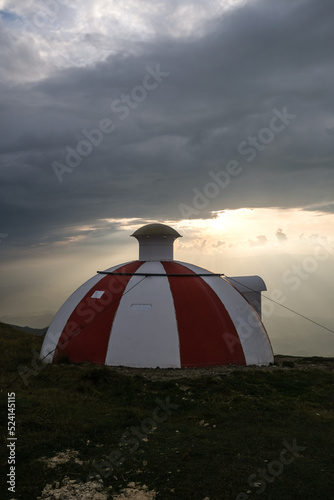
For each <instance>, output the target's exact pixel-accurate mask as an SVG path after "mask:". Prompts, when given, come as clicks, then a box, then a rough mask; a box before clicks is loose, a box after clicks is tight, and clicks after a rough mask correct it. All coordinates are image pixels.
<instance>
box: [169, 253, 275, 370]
mask: <svg viewBox="0 0 334 500" xmlns="http://www.w3.org/2000/svg"><path fill="white" fill-rule="evenodd" d="M177 263H178V264H181V265H183V266H185V267H187V268H188V269H190V270H191V271H194V272H195V273H203V272H205V273H207V272H210V271H207V270H206V269H203V268H201V267H198V266H195V265H193V264H188V263H186V262H177ZM202 279H203V280H204V281H205V282H206V283H207V284H208V285H209V286H210V287H211V288H212V290H213V291H214V292H215V293H216V295H217V296H218V297H219V299H220V300H221V302H222V303H223V305H224V307H225V309H226V310H227V312H228V314H229V315H230V318H231V320H232V321H233V324H234V326H235V328H236V330H237V332H238V335H239V338H240V342H241V346H242V349H243V352H244V356H245V359H246V364H247V365H268V364H269V363H273V361H274V358H273V352H272V348H271V345H270V341H269V339H268V335H267V333H266V331H265V329H264V327H263V324H262V322H261V320H260V318H259V316H258V314H257V313H256V312H255V310H254V309H253V308H252V307H251V305H250V304H249V303H248V302H247V301H246V300H245V298H244V297H243V296H242V295H241V293H240V292H238V291H237V290H236V289H235V288H234V287H233V286H231V284H230V283H229V282H228V281H227V280H225V279H224V278H220V277H219V276H212V277H211V276H202Z"/></svg>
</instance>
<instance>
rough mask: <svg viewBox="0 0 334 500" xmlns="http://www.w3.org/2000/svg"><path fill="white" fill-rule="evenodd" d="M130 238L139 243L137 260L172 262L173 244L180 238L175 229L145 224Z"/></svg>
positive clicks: (162, 225) (163, 225)
mask: <svg viewBox="0 0 334 500" xmlns="http://www.w3.org/2000/svg"><path fill="white" fill-rule="evenodd" d="M131 236H134V237H135V238H136V239H137V240H138V243H139V260H145V261H146V260H148V261H157V260H158V261H159V260H173V244H174V240H176V238H182V236H181V235H180V234H179V233H178V232H177V231H175V229H173V228H171V227H169V226H166V225H165V224H147V226H143V227H140V228H139V229H137V231H135V232H134V233H133V234H131Z"/></svg>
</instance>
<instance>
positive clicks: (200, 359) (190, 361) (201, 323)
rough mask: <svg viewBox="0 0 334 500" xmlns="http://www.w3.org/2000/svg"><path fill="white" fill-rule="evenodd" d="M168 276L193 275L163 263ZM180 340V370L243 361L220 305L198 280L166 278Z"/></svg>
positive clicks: (174, 263)
mask: <svg viewBox="0 0 334 500" xmlns="http://www.w3.org/2000/svg"><path fill="white" fill-rule="evenodd" d="M162 264H163V266H164V268H165V271H166V273H167V274H170V273H182V274H196V273H194V272H193V271H191V270H190V269H188V268H187V267H185V266H183V265H181V264H177V263H176V262H171V261H164V262H162ZM168 279H169V284H170V288H171V292H172V296H173V300H174V306H175V312H176V319H177V325H178V330H179V339H180V354H181V367H182V368H185V367H191V366H210V365H226V364H239V365H245V364H246V360H245V356H244V353H243V350H242V346H241V343H240V339H239V336H238V333H237V331H236V329H235V326H234V324H233V322H232V320H231V318H230V315H229V314H228V312H227V310H226V309H225V307H224V305H223V303H222V302H221V300H220V299H219V297H218V296H217V294H216V293H215V292H214V291H213V290H212V288H211V287H210V286H209V285H208V284H207V283H206V282H205V281H204V280H203V279H202V278H201V277H196V278H191V279H189V278H178V277H173V276H169V278H168Z"/></svg>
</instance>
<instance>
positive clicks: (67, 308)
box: [40, 263, 128, 363]
mask: <svg viewBox="0 0 334 500" xmlns="http://www.w3.org/2000/svg"><path fill="white" fill-rule="evenodd" d="M127 264H128V263H127ZM124 265H125V264H119V265H117V266H114V267H110V268H109V269H106V271H108V272H111V271H114V270H115V269H117V268H119V267H121V266H124ZM105 276H106V275H105V274H97V275H96V276H93V277H92V278H90V279H89V280H88V281H86V282H85V283H84V284H83V285H81V286H80V287H79V288H78V289H77V290H76V291H75V292H74V293H72V295H70V297H69V298H68V299H67V300H66V301H65V302H64V304H63V305H62V306H61V308H60V309H59V311H58V312H57V313H56V315H55V317H54V318H53V320H52V322H51V324H50V326H49V328H48V330H47V332H46V335H45V338H44V342H43V345H42V349H41V354H40V357H41V358H44V356H46V357H45V359H44V360H43V361H44V362H45V363H52V360H53V356H54V354H55V349H56V347H57V344H58V341H59V339H60V336H61V333H62V331H63V330H64V328H65V325H66V323H67V321H68V319H69V317H70V316H71V314H72V312H73V311H74V309H75V308H76V307H77V305H78V304H79V303H80V302H81V300H82V299H83V298H84V296H85V295H86V294H87V293H88V292H89V290H90V289H91V288H93V286H95V285H96V284H97V283H98V282H99V281H100V280H102V279H103V278H105Z"/></svg>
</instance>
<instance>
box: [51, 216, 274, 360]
mask: <svg viewBox="0 0 334 500" xmlns="http://www.w3.org/2000/svg"><path fill="white" fill-rule="evenodd" d="M132 236H134V237H135V238H137V240H138V242H139V260H135V261H132V262H128V263H125V264H120V265H118V266H114V267H111V268H110V269H107V270H106V271H103V272H98V274H97V275H96V276H94V277H93V278H91V279H89V280H88V281H86V283H84V284H83V285H82V286H81V287H80V288H78V290H76V291H75V292H74V293H73V294H72V295H71V296H70V297H69V298H68V299H67V300H66V302H65V303H64V304H63V306H62V307H61V308H60V309H59V311H58V312H57V314H56V316H55V318H54V319H53V321H52V323H51V325H50V327H49V329H48V331H47V333H46V336H45V339H44V343H43V346H42V350H41V358H44V360H45V361H46V362H56V361H58V360H60V359H61V358H62V357H64V356H66V357H67V358H68V359H69V361H72V362H73V363H79V362H91V363H97V364H106V365H111V366H130V367H146V368H156V367H160V368H184V367H200V366H213V365H227V364H238V365H268V364H269V363H271V362H273V352H272V348H271V345H270V341H269V338H268V335H267V333H266V330H265V328H264V326H263V324H262V321H261V319H260V315H261V291H262V290H266V287H265V284H264V282H263V280H262V279H261V278H259V277H258V276H243V277H235V278H226V277H220V275H217V274H213V273H210V272H209V271H207V270H205V269H203V268H201V267H198V266H195V265H193V264H188V263H184V262H177V261H175V260H173V243H174V240H175V239H176V238H178V237H180V234H179V233H178V232H177V231H175V230H174V229H172V228H171V227H169V226H166V225H164V224H148V225H146V226H144V227H141V228H140V229H138V230H137V231H135V232H134V234H133V235H132Z"/></svg>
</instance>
